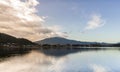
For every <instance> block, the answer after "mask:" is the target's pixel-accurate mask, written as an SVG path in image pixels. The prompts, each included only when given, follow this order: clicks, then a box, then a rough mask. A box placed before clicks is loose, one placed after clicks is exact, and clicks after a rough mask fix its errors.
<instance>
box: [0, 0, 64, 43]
mask: <svg viewBox="0 0 120 72" xmlns="http://www.w3.org/2000/svg"><path fill="white" fill-rule="evenodd" d="M38 4H39V2H38V1H37V0H0V32H3V33H7V34H10V35H14V36H16V37H24V38H27V39H30V40H33V41H35V40H38V39H42V38H46V37H48V36H49V37H51V36H64V33H61V32H59V30H56V29H55V28H54V27H53V28H49V27H46V26H45V25H44V22H45V20H44V19H45V18H47V16H38V15H37V14H36V12H37V9H36V8H35V7H36V6H37V5H38Z"/></svg>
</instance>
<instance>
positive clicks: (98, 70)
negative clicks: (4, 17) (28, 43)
mask: <svg viewBox="0 0 120 72" xmlns="http://www.w3.org/2000/svg"><path fill="white" fill-rule="evenodd" d="M0 72H120V50H119V48H111V49H101V50H81V49H80V50H79V49H72V50H71V49H68V50H67V49H47V50H38V51H31V52H30V53H28V54H25V55H21V56H20V55H19V56H13V57H9V58H6V59H5V60H3V61H1V62H0Z"/></svg>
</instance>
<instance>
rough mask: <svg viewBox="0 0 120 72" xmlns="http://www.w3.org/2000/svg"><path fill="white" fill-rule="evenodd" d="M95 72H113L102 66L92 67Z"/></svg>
mask: <svg viewBox="0 0 120 72" xmlns="http://www.w3.org/2000/svg"><path fill="white" fill-rule="evenodd" d="M91 68H92V70H93V72H111V71H110V70H109V69H108V68H107V67H103V66H101V65H96V64H94V65H91Z"/></svg>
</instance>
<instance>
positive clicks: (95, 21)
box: [85, 14, 105, 30]
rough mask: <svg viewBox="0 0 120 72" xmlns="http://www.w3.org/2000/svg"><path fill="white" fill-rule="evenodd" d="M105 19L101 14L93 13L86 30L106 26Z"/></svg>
mask: <svg viewBox="0 0 120 72" xmlns="http://www.w3.org/2000/svg"><path fill="white" fill-rule="evenodd" d="M104 24H105V21H104V20H103V19H102V18H101V15H97V14H93V15H92V17H91V19H90V20H89V21H88V23H87V26H86V27H85V30H92V29H96V28H99V27H102V26H104Z"/></svg>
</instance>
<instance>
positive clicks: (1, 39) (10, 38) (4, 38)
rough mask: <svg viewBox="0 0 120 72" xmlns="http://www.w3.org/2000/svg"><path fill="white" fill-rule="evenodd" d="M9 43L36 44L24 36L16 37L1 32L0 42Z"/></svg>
mask: <svg viewBox="0 0 120 72" xmlns="http://www.w3.org/2000/svg"><path fill="white" fill-rule="evenodd" d="M8 43H15V44H18V45H30V44H35V43H33V42H31V41H29V40H27V39H24V38H16V37H13V36H11V35H8V34H5V33H0V44H8Z"/></svg>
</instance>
